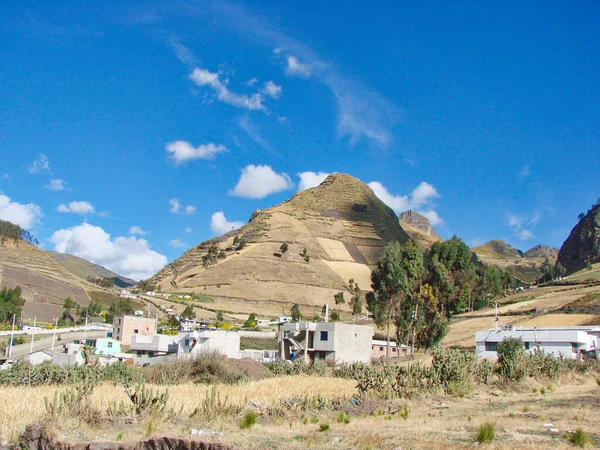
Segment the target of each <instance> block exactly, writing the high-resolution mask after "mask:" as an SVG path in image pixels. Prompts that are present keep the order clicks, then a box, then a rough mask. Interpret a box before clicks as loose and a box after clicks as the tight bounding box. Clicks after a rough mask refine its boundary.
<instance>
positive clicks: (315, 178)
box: [297, 172, 331, 191]
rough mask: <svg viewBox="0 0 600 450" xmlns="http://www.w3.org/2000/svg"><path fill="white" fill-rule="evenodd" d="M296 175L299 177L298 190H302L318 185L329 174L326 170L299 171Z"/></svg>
mask: <svg viewBox="0 0 600 450" xmlns="http://www.w3.org/2000/svg"><path fill="white" fill-rule="evenodd" d="M297 175H298V176H299V177H300V183H299V184H298V190H299V191H303V190H305V189H308V188H311V187H315V186H318V185H319V184H321V183H322V182H323V181H324V180H325V178H327V177H328V176H329V175H331V174H330V173H328V172H300V173H299V174H297Z"/></svg>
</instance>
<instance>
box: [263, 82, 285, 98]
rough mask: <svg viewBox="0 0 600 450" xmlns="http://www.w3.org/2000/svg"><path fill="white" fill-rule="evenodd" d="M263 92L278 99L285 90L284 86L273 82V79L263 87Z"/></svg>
mask: <svg viewBox="0 0 600 450" xmlns="http://www.w3.org/2000/svg"><path fill="white" fill-rule="evenodd" d="M261 92H262V93H263V94H265V95H266V96H268V97H271V98H274V99H278V98H279V97H280V96H281V93H282V92H283V88H282V87H281V86H278V85H277V84H275V83H273V82H272V81H267V82H266V83H265V85H264V87H263V88H262V90H261Z"/></svg>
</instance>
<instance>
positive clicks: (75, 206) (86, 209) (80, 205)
mask: <svg viewBox="0 0 600 450" xmlns="http://www.w3.org/2000/svg"><path fill="white" fill-rule="evenodd" d="M56 210H57V211H58V212H59V213H73V214H93V213H94V212H96V210H95V209H94V207H93V206H92V204H91V203H90V202H71V203H69V204H68V205H65V204H64V203H61V204H60V205H58V208H56Z"/></svg>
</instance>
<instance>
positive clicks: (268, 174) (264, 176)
mask: <svg viewBox="0 0 600 450" xmlns="http://www.w3.org/2000/svg"><path fill="white" fill-rule="evenodd" d="M293 186H294V184H293V183H292V180H291V179H290V177H289V176H288V175H287V174H285V173H276V172H275V171H274V170H273V169H272V168H271V166H266V165H265V166H255V165H253V164H249V165H248V166H246V167H245V168H244V169H242V175H241V176H240V179H239V181H238V183H237V184H236V186H235V187H234V188H233V190H232V191H231V192H230V194H231V195H235V196H237V197H244V198H256V199H259V198H265V197H266V196H267V195H270V194H274V193H276V192H281V191H284V190H286V189H290V188H291V187H293Z"/></svg>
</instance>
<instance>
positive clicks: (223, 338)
mask: <svg viewBox="0 0 600 450" xmlns="http://www.w3.org/2000/svg"><path fill="white" fill-rule="evenodd" d="M212 352H216V353H221V354H222V355H225V356H226V357H228V358H239V357H240V334H239V333H238V332H236V331H225V330H195V331H180V332H179V348H178V355H179V356H180V357H185V356H196V355H201V354H203V353H204V354H206V353H212Z"/></svg>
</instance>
